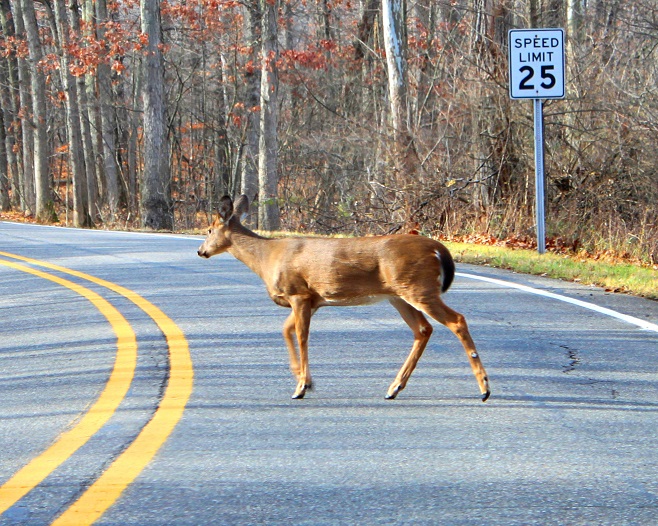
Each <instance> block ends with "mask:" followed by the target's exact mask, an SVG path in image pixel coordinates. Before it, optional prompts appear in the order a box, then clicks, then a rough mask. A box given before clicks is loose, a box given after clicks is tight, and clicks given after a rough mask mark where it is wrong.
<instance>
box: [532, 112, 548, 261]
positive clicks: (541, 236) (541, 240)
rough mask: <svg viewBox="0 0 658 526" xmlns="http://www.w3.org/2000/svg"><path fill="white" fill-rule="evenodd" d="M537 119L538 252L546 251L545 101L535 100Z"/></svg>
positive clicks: (536, 188)
mask: <svg viewBox="0 0 658 526" xmlns="http://www.w3.org/2000/svg"><path fill="white" fill-rule="evenodd" d="M533 110H534V111H533V113H534V121H535V220H536V222H537V223H536V224H537V252H539V253H540V254H543V253H544V252H546V226H545V225H546V220H545V213H544V203H545V202H546V200H545V197H544V187H545V184H546V183H545V178H544V103H543V102H542V100H541V99H534V100H533Z"/></svg>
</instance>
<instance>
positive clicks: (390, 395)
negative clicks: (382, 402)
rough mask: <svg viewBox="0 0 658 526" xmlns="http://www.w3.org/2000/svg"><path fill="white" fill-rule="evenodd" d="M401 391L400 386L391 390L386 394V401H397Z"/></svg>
mask: <svg viewBox="0 0 658 526" xmlns="http://www.w3.org/2000/svg"><path fill="white" fill-rule="evenodd" d="M401 390H402V389H401V387H400V386H399V385H398V386H397V387H395V388H393V389H389V390H388V393H386V400H395V397H396V396H397V395H398V393H399V392H400V391H401Z"/></svg>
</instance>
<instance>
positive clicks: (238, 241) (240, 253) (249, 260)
mask: <svg viewBox="0 0 658 526" xmlns="http://www.w3.org/2000/svg"><path fill="white" fill-rule="evenodd" d="M269 241H271V240H270V239H268V238H266V237H261V236H259V235H258V234H256V233H255V232H252V231H251V230H249V229H248V228H246V227H244V226H242V225H241V224H238V225H236V226H234V227H232V228H231V247H230V248H229V249H228V251H229V253H230V254H231V255H232V256H233V257H234V258H236V259H239V260H240V261H242V262H243V263H244V264H245V265H247V266H248V267H249V268H250V269H251V270H253V271H254V272H255V273H256V274H258V275H259V276H260V277H261V278H262V277H263V268H264V264H265V262H266V259H267V254H268V251H267V243H268V242H269Z"/></svg>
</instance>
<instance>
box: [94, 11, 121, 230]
mask: <svg viewBox="0 0 658 526" xmlns="http://www.w3.org/2000/svg"><path fill="white" fill-rule="evenodd" d="M94 3H95V5H96V22H97V27H98V29H97V32H98V39H99V40H100V41H101V42H103V41H104V39H105V28H104V25H103V24H105V23H106V22H108V21H109V17H108V13H107V2H106V0H96V1H95V2H94ZM97 79H98V99H99V104H100V111H101V142H102V149H101V150H102V156H103V173H104V175H105V187H104V189H105V198H106V201H107V205H108V206H109V209H110V220H111V221H114V220H115V219H116V214H117V211H118V208H119V174H118V170H117V164H116V140H115V133H116V119H115V116H114V109H113V106H114V90H113V89H112V72H111V70H110V65H109V64H108V63H107V62H105V61H103V62H101V63H100V64H99V65H98V73H97Z"/></svg>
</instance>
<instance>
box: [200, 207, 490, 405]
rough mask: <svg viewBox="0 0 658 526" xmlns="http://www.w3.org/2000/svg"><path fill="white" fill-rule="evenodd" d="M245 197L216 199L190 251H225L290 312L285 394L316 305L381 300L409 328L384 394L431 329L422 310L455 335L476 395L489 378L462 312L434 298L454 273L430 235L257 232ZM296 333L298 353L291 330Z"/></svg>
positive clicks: (301, 387)
mask: <svg viewBox="0 0 658 526" xmlns="http://www.w3.org/2000/svg"><path fill="white" fill-rule="evenodd" d="M248 206H249V204H248V201H247V198H246V197H245V196H242V197H240V198H239V199H238V200H237V201H236V203H235V206H234V205H233V202H232V200H231V199H230V198H229V197H224V198H222V201H221V205H220V210H219V217H218V218H217V219H216V220H215V222H214V223H213V225H212V227H211V228H210V229H209V231H208V236H207V237H206V240H205V241H204V243H203V244H202V245H201V247H200V248H199V250H198V254H199V256H201V257H205V258H209V257H211V256H214V255H216V254H221V253H222V252H229V253H230V254H232V255H233V256H234V257H235V258H237V259H239V260H240V261H242V262H243V263H244V264H245V265H247V266H248V267H249V268H250V269H251V270H253V271H254V272H255V273H256V274H258V275H259V276H260V277H261V279H262V280H263V282H264V283H265V286H266V287H267V291H268V293H269V295H270V297H271V298H272V300H273V301H274V302H275V303H276V304H277V305H281V306H283V307H289V308H292V313H291V314H290V316H289V317H288V319H287V320H286V321H285V323H284V326H283V336H284V339H285V341H286V344H287V346H288V351H289V353H290V368H291V370H292V372H293V374H294V375H295V377H296V378H297V382H298V383H297V388H296V390H295V392H294V394H293V398H303V397H304V394H305V393H306V390H307V389H309V388H310V387H311V386H312V380H311V373H310V371H309V366H308V335H309V329H310V323H311V317H312V316H313V314H314V313H315V311H316V310H317V309H318V308H320V307H324V306H346V305H365V304H369V303H374V302H376V301H380V300H384V299H387V300H388V301H389V302H390V303H391V304H392V305H393V306H394V307H395V308H396V309H397V310H398V312H399V313H400V315H401V316H402V318H403V319H404V321H405V322H406V323H407V324H408V325H409V327H410V328H411V330H412V331H413V333H414V344H413V347H412V349H411V353H410V354H409V357H408V358H407V360H406V361H405V363H404V365H403V366H402V368H401V369H400V372H399V373H398V375H397V377H396V378H395V380H394V381H393V383H392V384H391V385H390V387H389V389H388V393H387V395H386V397H387V398H389V399H392V398H395V397H396V396H397V394H398V393H399V392H400V391H401V390H402V389H404V387H405V386H406V384H407V381H408V380H409V377H410V376H411V373H412V372H413V370H414V368H415V367H416V364H417V363H418V360H419V358H420V356H421V355H422V353H423V351H424V350H425V346H426V345H427V342H428V341H429V339H430V336H431V334H432V326H431V325H430V324H429V322H428V321H427V319H426V318H425V316H424V315H423V313H425V314H427V315H429V316H431V317H432V318H434V319H435V320H436V321H438V322H440V323H442V324H443V325H445V326H446V327H448V328H449V329H450V330H451V331H452V332H453V333H454V334H455V335H456V336H457V337H458V338H459V340H460V341H461V343H462V345H463V346H464V350H465V351H466V355H467V357H468V360H469V362H470V364H471V367H472V369H473V373H474V374H475V377H476V379H477V381H478V385H479V387H480V392H481V393H482V399H483V401H484V400H486V399H487V398H488V397H489V394H490V390H489V381H488V379H487V373H486V371H485V370H484V367H483V366H482V362H481V361H480V357H479V355H478V353H477V351H476V349H475V344H474V343H473V340H472V338H471V336H470V334H469V332H468V327H467V325H466V321H465V319H464V317H463V316H462V315H461V314H459V313H457V312H455V311H453V310H452V309H450V308H449V307H447V306H446V305H445V304H444V303H443V301H442V300H441V298H440V295H441V292H442V291H443V292H445V291H446V290H447V289H448V287H449V286H450V283H451V282H452V277H453V275H454V263H453V261H452V257H451V256H450V253H449V252H448V250H447V249H446V248H445V247H444V246H443V245H442V244H441V243H439V242H438V241H434V240H432V239H429V238H426V237H423V236H417V235H409V234H402V235H395V234H394V235H389V236H377V237H361V238H348V239H332V238H282V239H270V238H264V237H261V236H259V235H257V234H255V233H254V232H252V231H251V230H249V229H247V228H246V227H244V226H243V225H242V224H241V222H240V216H241V215H242V214H245V213H246V212H247V210H248ZM294 335H296V337H297V343H298V345H299V354H298V353H297V349H296V347H295V342H294V338H293V336H294Z"/></svg>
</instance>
